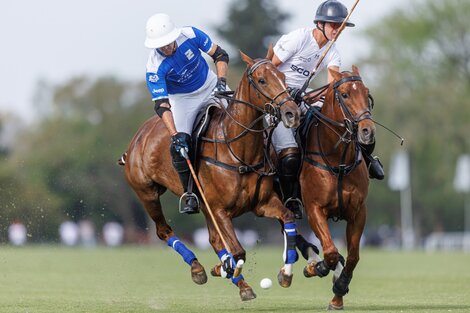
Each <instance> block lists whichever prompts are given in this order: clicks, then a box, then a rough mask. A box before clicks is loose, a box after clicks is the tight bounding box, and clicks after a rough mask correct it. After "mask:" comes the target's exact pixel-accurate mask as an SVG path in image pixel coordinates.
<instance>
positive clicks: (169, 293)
mask: <svg viewBox="0 0 470 313" xmlns="http://www.w3.org/2000/svg"><path fill="white" fill-rule="evenodd" d="M195 252H196V254H197V255H198V258H199V260H200V261H201V262H202V264H203V265H204V266H205V267H206V271H207V272H208V273H209V271H210V268H211V267H212V266H213V265H215V264H216V263H217V259H216V256H215V254H214V253H212V252H211V251H195ZM281 253H282V248H281V247H269V248H268V247H259V248H255V249H252V250H248V253H247V256H248V260H247V263H246V264H245V267H244V269H243V274H244V276H245V278H246V280H247V282H248V283H249V284H250V285H251V286H252V287H253V288H254V290H255V292H256V293H257V295H258V298H257V299H255V300H254V301H249V302H241V301H240V298H239V295H238V288H236V287H235V286H233V285H232V284H231V283H230V282H229V281H228V280H224V279H220V278H213V277H209V281H208V282H207V284H205V285H202V286H199V285H196V284H194V283H193V282H192V281H191V278H190V272H189V266H188V265H187V264H186V263H184V262H183V261H182V259H181V258H180V256H179V255H177V254H176V253H175V252H173V251H172V250H171V249H169V248H167V247H163V246H157V247H123V248H118V249H107V248H96V249H80V248H78V249H68V248H64V247H60V246H27V247H21V248H13V247H8V246H2V247H0V312H1V313H10V312H12V313H13V312H14V313H19V312H28V313H41V312H47V313H50V312H71V313H75V312H113V313H118V312H141V313H145V312H204V313H209V312H240V311H241V312H317V311H318V312H320V311H323V310H325V308H326V306H327V304H328V302H329V300H330V299H331V297H332V296H333V294H332V292H331V274H330V275H329V276H328V277H325V278H323V279H319V278H310V279H306V278H304V277H303V275H302V270H303V266H304V265H305V261H303V260H301V261H299V262H298V263H297V264H295V266H294V275H295V276H294V281H293V284H292V286H291V287H290V288H288V289H284V288H281V287H279V285H277V282H276V275H277V273H278V271H279V268H280V267H281V265H282V259H281ZM469 265H470V254H465V253H460V252H440V253H433V254H426V253H424V252H401V251H393V252H390V251H380V250H364V251H362V253H361V260H360V262H359V265H358V267H357V269H356V271H355V275H354V278H353V280H352V282H351V286H350V293H349V294H348V295H347V296H346V297H345V308H346V310H347V311H350V312H470V270H469ZM264 277H269V278H271V279H272V280H273V282H274V286H273V288H271V289H269V290H263V289H261V288H260V287H259V281H260V280H261V279H262V278H264Z"/></svg>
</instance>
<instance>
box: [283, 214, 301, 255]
mask: <svg viewBox="0 0 470 313" xmlns="http://www.w3.org/2000/svg"><path fill="white" fill-rule="evenodd" d="M295 236H297V230H296V225H295V223H286V224H284V262H285V263H286V264H293V263H295V262H297V260H298V259H299V255H298V254H297V250H296V248H295Z"/></svg>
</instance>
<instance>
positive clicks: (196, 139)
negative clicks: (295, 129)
mask: <svg viewBox="0 0 470 313" xmlns="http://www.w3.org/2000/svg"><path fill="white" fill-rule="evenodd" d="M218 107H219V105H218V104H217V103H210V104H208V105H207V106H205V107H203V108H201V110H199V112H198V113H197V115H196V119H195V120H194V124H193V130H192V133H191V140H192V145H191V147H192V151H191V153H190V156H191V161H192V162H193V164H194V165H195V167H197V164H198V162H197V161H198V160H199V154H200V153H199V152H200V151H199V150H200V146H201V143H200V141H201V138H202V137H203V136H204V135H205V133H206V131H207V129H208V128H209V123H210V121H211V118H212V115H213V114H214V112H215V111H216V110H217V109H218Z"/></svg>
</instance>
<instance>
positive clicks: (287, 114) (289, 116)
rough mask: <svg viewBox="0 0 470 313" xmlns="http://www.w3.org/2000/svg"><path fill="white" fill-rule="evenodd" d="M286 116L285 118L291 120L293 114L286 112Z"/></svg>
mask: <svg viewBox="0 0 470 313" xmlns="http://www.w3.org/2000/svg"><path fill="white" fill-rule="evenodd" d="M286 118H287V119H288V120H292V119H293V118H294V114H293V113H292V112H287V113H286Z"/></svg>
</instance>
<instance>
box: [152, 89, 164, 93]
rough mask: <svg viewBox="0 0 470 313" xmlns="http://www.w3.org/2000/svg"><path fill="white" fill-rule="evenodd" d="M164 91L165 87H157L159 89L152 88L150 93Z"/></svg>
mask: <svg viewBox="0 0 470 313" xmlns="http://www.w3.org/2000/svg"><path fill="white" fill-rule="evenodd" d="M164 91H165V89H163V88H159V89H153V90H152V93H162V92H164Z"/></svg>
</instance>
